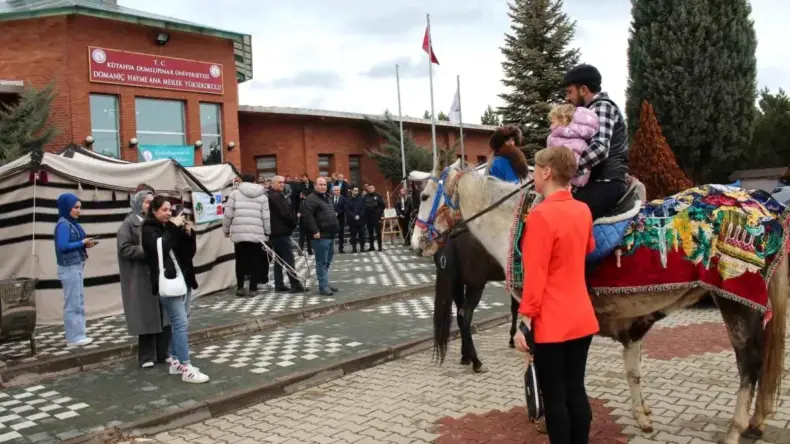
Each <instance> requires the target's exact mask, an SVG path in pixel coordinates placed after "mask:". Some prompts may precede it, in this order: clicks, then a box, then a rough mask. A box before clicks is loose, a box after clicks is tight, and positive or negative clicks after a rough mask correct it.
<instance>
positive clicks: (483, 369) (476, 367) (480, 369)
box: [472, 362, 488, 373]
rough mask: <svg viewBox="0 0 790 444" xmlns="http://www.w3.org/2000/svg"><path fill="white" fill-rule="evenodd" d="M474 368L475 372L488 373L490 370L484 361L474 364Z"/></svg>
mask: <svg viewBox="0 0 790 444" xmlns="http://www.w3.org/2000/svg"><path fill="white" fill-rule="evenodd" d="M472 370H473V371H474V372H475V373H487V372H488V369H487V368H486V367H485V366H484V365H483V363H482V362H480V363H477V364H475V365H473V366H472Z"/></svg>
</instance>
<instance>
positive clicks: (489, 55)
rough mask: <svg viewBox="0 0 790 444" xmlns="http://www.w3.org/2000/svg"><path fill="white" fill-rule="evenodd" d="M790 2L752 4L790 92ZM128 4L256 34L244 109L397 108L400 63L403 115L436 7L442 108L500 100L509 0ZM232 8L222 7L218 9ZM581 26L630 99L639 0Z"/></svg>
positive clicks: (610, 84) (410, 108)
mask: <svg viewBox="0 0 790 444" xmlns="http://www.w3.org/2000/svg"><path fill="white" fill-rule="evenodd" d="M782 2H783V0H752V8H753V19H754V21H755V27H756V31H757V39H758V41H759V43H758V48H757V63H758V76H757V77H758V85H759V87H760V88H762V87H763V86H768V87H769V88H771V89H772V90H776V89H777V88H779V87H783V88H784V89H790V46H788V45H785V44H783V43H781V42H782V41H783V40H784V38H785V36H786V35H785V30H784V27H785V26H787V23H786V19H785V17H784V15H783V14H782V12H783V11H785V10H786V8H785V7H783V6H782V4H781V3H782ZM119 3H120V4H122V5H124V6H128V7H131V8H136V9H141V10H145V11H149V12H154V13H158V14H162V15H167V16H171V17H176V18H180V19H183V20H188V21H193V22H197V23H201V24H205V25H209V26H213V27H218V28H222V29H227V30H232V31H237V32H241V33H247V34H250V35H252V48H253V62H254V73H253V80H251V81H247V82H245V83H243V84H241V85H240V86H239V90H240V95H241V98H240V102H241V104H244V105H264V106H289V107H302V108H318V109H327V110H337V111H350V112H363V113H381V112H383V111H384V110H385V109H387V108H388V109H390V110H391V111H392V112H393V113H397V109H398V99H397V90H396V83H395V64H396V63H398V64H400V66H401V100H402V105H403V114H404V115H410V116H413V117H418V116H421V115H422V113H423V111H424V110H426V109H429V108H430V88H429V82H428V65H427V55H426V54H425V53H424V52H423V51H422V49H421V47H422V38H423V33H424V32H425V14H426V13H430V14H431V29H432V34H433V46H434V51H435V53H436V56H437V57H438V59H439V63H440V64H441V65H440V66H438V67H437V66H435V65H434V68H435V69H434V95H435V99H434V103H435V106H436V112H437V113H438V112H439V111H440V110H441V111H444V112H448V111H449V108H450V104H451V103H452V100H453V95H454V94H455V85H456V75H460V76H461V97H462V103H463V114H464V121H466V122H470V123H479V122H480V115H481V114H482V113H483V111H484V110H485V108H486V106H487V105H489V104H491V105H494V106H496V105H497V104H499V103H500V101H499V98H498V97H497V95H498V94H499V93H500V92H502V90H503V87H502V84H501V77H502V69H501V61H502V54H501V52H500V50H499V47H500V46H501V45H502V43H503V35H504V33H505V32H508V31H509V19H508V17H507V2H506V0H463V1H459V0H397V1H392V0H388V1H384V0H335V1H327V0H285V1H275V0H265V1H261V0H223V1H222V2H217V1H216V0H168V1H162V0H120V1H119ZM220 5H221V6H222V7H219V6H220ZM565 11H566V12H567V13H568V14H569V15H570V16H571V18H572V19H574V20H576V21H577V26H576V39H575V41H574V46H576V47H578V48H580V49H581V53H582V56H581V61H582V62H586V63H591V64H594V65H596V66H597V67H598V68H599V69H600V70H601V73H602V74H603V87H604V89H605V90H606V91H608V92H609V93H610V95H611V96H612V98H613V99H614V100H615V101H616V102H617V103H618V104H621V105H622V104H623V103H624V101H625V87H626V81H627V75H628V60H627V55H626V51H627V47H628V27H629V22H630V1H628V0H566V1H565Z"/></svg>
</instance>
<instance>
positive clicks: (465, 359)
mask: <svg viewBox="0 0 790 444" xmlns="http://www.w3.org/2000/svg"><path fill="white" fill-rule="evenodd" d="M471 363H472V361H471V360H469V359H467V358H461V365H469V364H471Z"/></svg>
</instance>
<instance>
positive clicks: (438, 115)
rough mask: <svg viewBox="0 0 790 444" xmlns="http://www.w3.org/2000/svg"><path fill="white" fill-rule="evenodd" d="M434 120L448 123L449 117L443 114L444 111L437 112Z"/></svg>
mask: <svg viewBox="0 0 790 444" xmlns="http://www.w3.org/2000/svg"><path fill="white" fill-rule="evenodd" d="M436 120H442V121H445V122H449V121H450V116H448V115H447V114H445V113H444V111H439V114H437V115H436Z"/></svg>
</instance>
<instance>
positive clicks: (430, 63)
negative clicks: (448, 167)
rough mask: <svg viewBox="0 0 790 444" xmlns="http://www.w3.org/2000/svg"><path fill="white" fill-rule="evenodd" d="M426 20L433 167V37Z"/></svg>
mask: <svg viewBox="0 0 790 444" xmlns="http://www.w3.org/2000/svg"><path fill="white" fill-rule="evenodd" d="M425 18H426V19H427V20H428V78H429V79H430V82H431V146H432V148H433V165H434V166H436V165H437V163H436V155H437V152H436V113H434V109H433V36H432V35H431V14H425Z"/></svg>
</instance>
